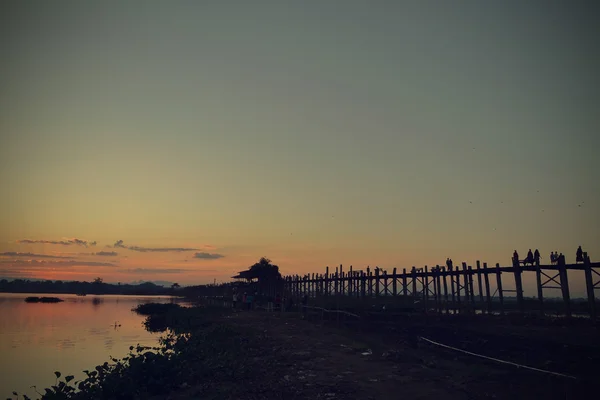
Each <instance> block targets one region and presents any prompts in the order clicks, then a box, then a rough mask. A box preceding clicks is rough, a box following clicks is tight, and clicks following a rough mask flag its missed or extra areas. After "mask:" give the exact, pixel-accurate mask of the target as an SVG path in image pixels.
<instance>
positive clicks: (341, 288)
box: [339, 264, 345, 296]
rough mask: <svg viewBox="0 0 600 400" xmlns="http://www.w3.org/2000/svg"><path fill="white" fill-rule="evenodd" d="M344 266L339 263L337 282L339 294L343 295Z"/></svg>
mask: <svg viewBox="0 0 600 400" xmlns="http://www.w3.org/2000/svg"><path fill="white" fill-rule="evenodd" d="M343 271H344V267H342V264H340V283H339V285H340V286H339V294H341V295H342V296H343V295H344V284H345V283H344V272H343Z"/></svg>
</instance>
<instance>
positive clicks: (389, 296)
mask: <svg viewBox="0 0 600 400" xmlns="http://www.w3.org/2000/svg"><path fill="white" fill-rule="evenodd" d="M575 270H578V271H584V274H585V282H586V292H587V301H585V302H583V303H581V302H580V303H579V304H574V303H573V302H572V300H571V297H570V293H569V281H568V271H575ZM524 272H534V273H535V276H536V287H537V295H536V296H535V297H533V298H524V296H523V279H522V275H523V273H524ZM506 273H508V274H510V275H512V276H513V277H514V283H515V285H514V287H515V290H507V289H503V281H502V274H506ZM283 281H284V282H283V283H284V293H286V294H287V295H288V296H292V297H296V298H301V297H304V296H305V295H306V296H308V298H309V299H310V301H311V302H318V301H317V300H319V301H325V302H326V301H327V300H328V299H331V300H333V299H337V300H336V301H337V303H338V305H339V301H340V299H342V300H344V299H345V300H351V299H352V300H353V303H354V304H359V303H360V302H357V301H358V300H367V299H376V300H378V301H377V303H381V304H384V305H385V304H386V303H390V304H393V305H395V306H398V305H400V308H405V309H410V310H412V311H415V310H420V311H422V312H426V313H428V312H437V313H457V312H461V313H463V312H466V313H496V312H499V313H501V314H504V313H505V312H507V311H516V312H520V313H531V312H537V313H540V314H542V315H543V314H545V313H553V312H554V311H560V313H562V314H563V315H565V316H567V317H571V316H572V315H573V314H574V313H573V311H575V313H577V314H580V315H581V314H583V315H587V316H589V317H591V318H592V319H595V318H596V317H597V313H596V299H595V291H596V290H598V289H600V263H592V262H591V261H590V258H589V257H588V255H587V253H584V256H583V263H580V264H566V263H565V258H564V256H561V257H559V259H558V262H557V264H556V265H540V264H539V260H538V261H537V262H536V263H535V265H531V266H522V265H520V263H519V261H518V260H516V261H515V262H513V265H512V266H509V267H502V266H500V264H496V266H495V267H488V265H487V263H483V265H482V264H481V263H480V262H479V261H477V263H476V267H475V268H473V267H472V266H468V265H467V263H462V268H459V267H458V266H456V267H454V266H452V264H451V263H450V265H449V266H444V267H442V266H439V265H436V266H435V267H432V268H431V269H428V267H427V266H425V267H424V268H416V267H412V269H411V270H410V271H407V270H406V269H403V270H402V272H401V273H398V271H397V269H396V268H394V269H393V272H392V273H391V274H388V273H387V271H384V270H382V269H380V268H375V269H374V270H371V269H370V268H367V270H366V271H362V270H361V271H353V270H352V266H350V268H349V270H348V271H347V272H345V271H344V270H343V267H342V266H341V265H340V266H339V268H338V267H336V269H335V273H330V272H329V267H327V269H326V272H325V274H307V275H304V276H299V275H294V276H287V277H284V278H283ZM490 281H491V284H490ZM491 285H494V286H495V287H496V289H495V291H494V293H491V289H490V286H491ZM475 287H476V288H477V290H475ZM544 289H559V290H560V292H561V294H562V302H559V304H558V305H557V302H550V301H549V299H548V298H546V300H545V299H544ZM507 292H510V293H515V296H514V297H511V298H508V297H505V293H507ZM515 298H516V302H515V301H514V299H515ZM561 303H562V304H561ZM559 306H560V307H559ZM575 306H576V307H575ZM557 307H558V308H560V310H557ZM573 308H576V309H575V310H573Z"/></svg>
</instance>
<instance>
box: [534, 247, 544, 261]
mask: <svg viewBox="0 0 600 400" xmlns="http://www.w3.org/2000/svg"><path fill="white" fill-rule="evenodd" d="M540 258H542V256H540V251H539V250H538V249H535V252H534V253H533V261H534V262H535V263H536V265H538V264H539V263H540Z"/></svg>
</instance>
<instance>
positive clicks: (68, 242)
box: [17, 238, 96, 247]
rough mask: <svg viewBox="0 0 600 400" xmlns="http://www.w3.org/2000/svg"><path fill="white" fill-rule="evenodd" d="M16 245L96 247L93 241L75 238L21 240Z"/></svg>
mask: <svg viewBox="0 0 600 400" xmlns="http://www.w3.org/2000/svg"><path fill="white" fill-rule="evenodd" d="M17 243H24V244H37V243H42V244H59V245H62V246H71V245H76V246H83V247H88V246H95V245H96V241H95V240H94V241H93V242H88V241H87V240H83V239H77V238H72V239H65V240H31V239H23V240H17Z"/></svg>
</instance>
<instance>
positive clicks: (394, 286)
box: [392, 268, 398, 297]
mask: <svg viewBox="0 0 600 400" xmlns="http://www.w3.org/2000/svg"><path fill="white" fill-rule="evenodd" d="M392 273H393V274H394V275H393V276H392V290H393V295H394V297H396V296H397V295H398V277H397V275H396V268H394V271H393V272H392Z"/></svg>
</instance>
